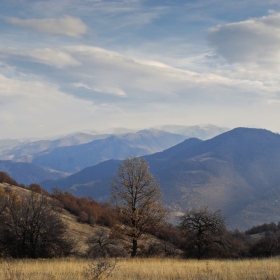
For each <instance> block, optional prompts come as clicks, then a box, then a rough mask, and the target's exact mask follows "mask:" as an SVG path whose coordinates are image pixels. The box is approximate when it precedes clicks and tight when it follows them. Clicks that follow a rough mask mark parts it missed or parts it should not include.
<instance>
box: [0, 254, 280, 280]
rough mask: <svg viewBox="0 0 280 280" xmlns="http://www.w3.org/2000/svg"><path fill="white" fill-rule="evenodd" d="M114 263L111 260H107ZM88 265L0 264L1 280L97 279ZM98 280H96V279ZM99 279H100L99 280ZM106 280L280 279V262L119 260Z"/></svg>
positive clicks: (55, 262) (74, 262)
mask: <svg viewBox="0 0 280 280" xmlns="http://www.w3.org/2000/svg"><path fill="white" fill-rule="evenodd" d="M110 261H112V262H114V260H113V259H112V260H110ZM90 264H91V261H88V260H82V259H70V258H69V259H52V260H45V259H41V260H40V259H39V260H0V279H5V280H12V279H13V280H23V279H24V280H27V279H28V280H43V279H44V280H51V279H57V280H58V279H59V280H61V279H68V280H82V279H96V278H93V277H90V275H85V274H84V272H85V271H86V269H88V268H90ZM98 279H99V278H98ZM100 279H102V277H101V278H100ZM107 279H120V280H134V279H135V280H161V279H168V280H177V279H195V280H206V279H211V280H215V279H228V280H240V279H250V280H253V279H254V280H258V279H262V280H263V279H266V280H268V279H275V280H276V279H280V260H279V259H277V258H273V259H263V260H222V261H218V260H209V261H207V260H202V261H197V260H181V259H152V258H151V259H119V260H117V263H116V267H115V269H114V270H113V271H112V273H111V275H110V276H109V277H108V278H107Z"/></svg>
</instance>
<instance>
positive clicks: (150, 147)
mask: <svg viewBox="0 0 280 280" xmlns="http://www.w3.org/2000/svg"><path fill="white" fill-rule="evenodd" d="M184 139H185V136H182V135H177V134H172V133H169V132H165V131H158V130H152V131H150V130H142V131H139V132H137V133H128V134H124V135H114V136H111V137H109V138H106V139H100V140H95V141H92V142H89V143H87V144H82V145H76V146H70V147H60V148H56V149H52V150H49V151H47V152H45V153H42V154H39V155H37V156H34V159H33V161H32V163H34V164H36V165H39V166H42V167H46V168H50V169H55V170H60V171H64V172H70V173H74V172H77V171H79V170H81V169H83V168H86V167H88V166H92V165H95V164H98V163H99V162H102V161H105V160H109V159H124V158H125V157H127V156H130V155H135V156H142V155H146V154H151V153H154V152H157V151H162V150H164V149H166V148H168V147H170V146H173V145H175V144H177V143H180V142H181V141H183V140H184Z"/></svg>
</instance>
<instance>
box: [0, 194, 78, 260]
mask: <svg viewBox="0 0 280 280" xmlns="http://www.w3.org/2000/svg"><path fill="white" fill-rule="evenodd" d="M0 223H1V228H0V247H1V249H2V251H3V252H4V253H5V254H6V255H9V256H11V257H15V258H22V257H29V258H37V257H54V256H62V255H66V254H68V253H70V251H71V250H72V248H73V243H72V242H71V241H70V240H69V239H68V237H67V236H66V225H65V224H64V223H63V222H62V220H61V218H60V214H59V213H58V212H57V209H56V207H55V204H54V202H53V200H51V199H50V198H48V197H46V196H45V195H43V194H37V193H34V192H27V193H26V194H25V195H21V196H18V195H16V194H14V193H13V192H11V191H10V193H9V194H8V203H7V207H6V209H5V211H3V212H2V214H1V215H0Z"/></svg>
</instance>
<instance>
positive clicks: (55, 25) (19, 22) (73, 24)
mask: <svg viewBox="0 0 280 280" xmlns="http://www.w3.org/2000/svg"><path fill="white" fill-rule="evenodd" d="M5 20H6V21H7V22H8V23H10V24H13V25H16V26H19V27H22V28H26V29H31V30H34V31H37V32H43V33H48V34H51V35H64V36H69V37H74V38H80V37H81V36H82V35H84V34H85V33H86V32H87V29H88V28H87V26H86V25H85V24H84V23H83V22H82V20H81V19H79V18H76V17H70V16H65V17H63V18H59V19H55V18H48V19H24V20H23V19H19V18H12V17H10V18H9V17H7V18H5Z"/></svg>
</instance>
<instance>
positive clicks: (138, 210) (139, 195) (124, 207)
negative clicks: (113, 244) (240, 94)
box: [111, 157, 166, 257]
mask: <svg viewBox="0 0 280 280" xmlns="http://www.w3.org/2000/svg"><path fill="white" fill-rule="evenodd" d="M111 191H112V195H111V198H112V202H113V205H114V206H115V208H116V210H117V212H118V213H119V218H120V224H119V225H118V227H117V231H118V232H119V233H120V234H121V235H124V236H126V237H127V238H128V239H129V241H130V242H131V243H132V246H131V257H134V256H135V255H136V253H137V248H138V240H139V238H140V237H141V235H142V234H143V233H146V232H149V230H150V229H151V228H154V227H157V226H159V225H160V224H161V223H162V222H163V220H164V218H165V216H166V209H165V207H164V206H163V204H162V202H161V196H162V194H161V190H160V185H159V183H158V182H157V181H156V180H155V179H154V178H153V176H152V174H151V173H150V172H149V167H148V163H147V162H146V160H145V159H144V158H138V157H129V158H126V159H125V160H124V161H123V163H122V164H120V166H119V169H118V171H117V176H116V177H115V178H114V179H113V181H112V183H111Z"/></svg>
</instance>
